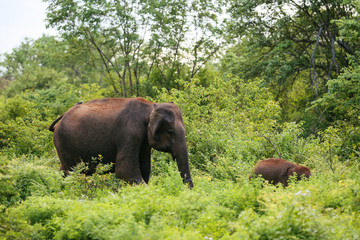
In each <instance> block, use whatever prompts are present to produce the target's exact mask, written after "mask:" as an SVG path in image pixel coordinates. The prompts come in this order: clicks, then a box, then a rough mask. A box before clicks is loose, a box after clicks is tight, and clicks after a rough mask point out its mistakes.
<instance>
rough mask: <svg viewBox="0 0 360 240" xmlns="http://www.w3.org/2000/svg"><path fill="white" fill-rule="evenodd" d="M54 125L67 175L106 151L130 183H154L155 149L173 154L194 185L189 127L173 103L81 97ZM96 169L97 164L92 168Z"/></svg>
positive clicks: (105, 158)
mask: <svg viewBox="0 0 360 240" xmlns="http://www.w3.org/2000/svg"><path fill="white" fill-rule="evenodd" d="M59 121H60V122H59ZM58 122H59V123H58ZM57 123H58V124H57ZM56 124H57V125H56ZM55 125H56V126H55ZM49 130H50V131H53V132H54V136H53V139H54V144H55V147H56V150H57V153H58V155H59V158H60V162H61V166H60V170H62V171H64V172H65V174H67V173H68V171H69V170H71V168H72V167H74V166H75V165H76V164H78V163H79V162H81V161H84V162H88V163H90V162H91V160H92V158H93V157H97V156H98V155H99V154H100V155H102V156H103V163H115V166H114V169H113V171H114V172H115V174H116V176H117V177H119V178H121V179H123V180H125V181H127V182H129V183H130V184H140V183H142V182H145V183H148V182H149V178H150V168H151V160H150V154H151V148H154V149H156V150H159V151H163V152H169V153H171V155H172V156H173V158H174V160H175V159H176V162H177V165H178V169H179V171H180V175H181V177H182V179H183V182H184V183H185V184H187V185H188V186H189V187H190V188H192V187H193V182H192V179H191V175H190V170H189V160H188V150H187V145H186V140H185V127H184V123H183V119H182V116H181V111H180V109H179V108H178V107H177V106H176V105H175V104H173V103H153V102H150V101H147V100H144V99H142V98H104V99H96V100H92V101H90V102H88V103H82V102H80V103H78V104H76V105H75V106H73V107H72V108H70V109H69V110H68V111H67V112H65V113H64V114H63V115H62V116H60V117H58V118H57V119H56V120H55V121H54V122H53V123H52V124H51V126H50V127H49ZM94 170H95V166H92V167H90V169H89V172H88V173H89V174H91V173H93V172H94Z"/></svg>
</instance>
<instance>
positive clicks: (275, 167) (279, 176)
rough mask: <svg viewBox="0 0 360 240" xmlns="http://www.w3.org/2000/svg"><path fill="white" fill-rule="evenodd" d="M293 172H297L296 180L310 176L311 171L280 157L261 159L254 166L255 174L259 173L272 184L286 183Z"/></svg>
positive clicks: (285, 184)
mask: <svg viewBox="0 0 360 240" xmlns="http://www.w3.org/2000/svg"><path fill="white" fill-rule="evenodd" d="M294 173H296V174H297V180H300V179H301V178H303V177H306V178H309V177H310V176H311V172H310V170H309V169H308V168H307V167H304V166H299V165H297V164H295V163H292V162H289V161H287V160H284V159H280V158H269V159H266V160H262V161H261V162H259V163H257V164H256V165H255V168H254V174H255V175H261V176H262V177H263V178H264V179H265V180H268V181H269V182H270V183H272V184H274V185H276V184H277V183H282V184H283V186H284V187H286V186H287V185H288V179H289V177H290V176H292V175H294ZM250 179H251V176H250Z"/></svg>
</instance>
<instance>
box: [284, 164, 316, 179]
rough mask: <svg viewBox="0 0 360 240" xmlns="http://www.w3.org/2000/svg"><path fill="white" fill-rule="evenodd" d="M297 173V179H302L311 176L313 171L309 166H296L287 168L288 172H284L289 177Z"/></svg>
mask: <svg viewBox="0 0 360 240" xmlns="http://www.w3.org/2000/svg"><path fill="white" fill-rule="evenodd" d="M294 174H296V179H297V180H301V179H302V178H304V177H305V178H309V177H310V176H311V172H310V170H309V169H308V168H307V167H304V166H295V167H290V168H288V169H286V173H285V174H284V175H285V176H286V177H287V178H289V177H290V176H293V175H294Z"/></svg>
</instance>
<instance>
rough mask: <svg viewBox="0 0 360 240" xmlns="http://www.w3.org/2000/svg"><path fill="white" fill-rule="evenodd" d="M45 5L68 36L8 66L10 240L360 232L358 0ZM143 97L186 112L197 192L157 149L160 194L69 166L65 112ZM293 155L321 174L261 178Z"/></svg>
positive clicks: (22, 52)
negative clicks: (61, 123)
mask: <svg viewBox="0 0 360 240" xmlns="http://www.w3.org/2000/svg"><path fill="white" fill-rule="evenodd" d="M45 2H47V3H48V6H49V7H48V18H47V23H48V24H49V25H50V26H52V27H56V28H57V29H58V30H59V32H60V33H61V36H56V37H55V36H43V37H41V38H39V39H34V40H32V39H28V40H26V41H24V42H23V43H22V44H21V46H19V47H18V48H15V49H13V51H12V52H10V53H6V54H4V55H3V56H2V58H1V63H0V64H1V75H0V166H1V167H0V211H1V214H0V239H360V184H359V183H360V165H359V164H360V161H359V157H360V124H359V121H360V65H359V63H360V52H359V49H360V2H359V1H355V0H354V1H352V0H329V1H315V0H309V1H301V0H295V1H292V0H284V1H262V0H259V1H245V0H244V1H243V0H228V1H203V0H194V1H186V0H184V1H146V0H145V1H143V0H141V1H138V0H123V1H121V0H120V1H106V0H99V1H89V0H82V1H74V0H67V1H59V0H46V1H45ZM133 96H141V97H144V98H146V99H148V100H152V101H155V102H170V101H172V102H174V103H176V104H177V105H178V106H179V107H180V109H181V110H182V112H183V116H184V122H185V125H186V131H187V144H188V150H189V158H190V165H191V172H192V175H193V181H194V186H195V187H194V188H193V189H192V190H190V189H188V188H187V187H186V186H184V185H183V184H182V180H181V178H180V174H179V172H178V170H177V168H176V164H175V163H174V162H173V161H172V159H171V157H170V156H169V155H168V154H165V153H161V152H157V151H153V154H152V172H151V178H150V183H149V185H141V186H129V185H127V184H126V183H124V182H122V181H120V180H119V179H116V178H115V176H114V175H112V174H104V172H106V169H108V167H109V166H107V165H100V166H99V167H98V169H97V172H96V174H94V175H92V176H84V175H83V174H82V169H84V168H86V166H85V165H84V164H82V165H80V166H78V167H77V168H76V169H74V171H73V173H72V174H71V175H70V176H68V177H66V178H64V177H63V174H62V173H61V172H60V171H59V170H58V167H59V160H58V157H57V155H56V152H55V149H54V146H53V143H52V133H51V132H50V131H48V130H47V129H48V126H49V125H50V124H51V122H52V121H53V120H54V119H55V118H56V117H57V116H59V115H60V114H62V113H63V112H65V111H66V110H67V109H68V108H69V107H71V106H72V105H73V104H74V103H76V102H78V101H81V100H83V101H89V100H91V99H94V98H101V97H133ZM280 156H281V157H282V158H284V159H288V160H290V161H293V162H296V163H299V164H302V165H305V166H308V167H309V168H310V169H311V170H312V173H313V175H312V176H311V178H310V179H309V180H303V181H300V182H295V181H292V182H291V183H290V185H289V187H287V188H283V187H282V186H277V187H275V186H272V185H269V184H267V183H264V182H263V181H262V180H261V179H254V180H252V181H249V180H248V176H249V174H250V173H251V171H252V168H253V166H254V164H255V163H256V162H257V161H258V160H260V159H265V158H269V157H280Z"/></svg>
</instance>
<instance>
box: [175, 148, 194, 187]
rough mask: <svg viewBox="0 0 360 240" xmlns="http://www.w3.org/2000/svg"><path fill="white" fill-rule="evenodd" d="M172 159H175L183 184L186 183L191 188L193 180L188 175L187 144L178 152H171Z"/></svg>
mask: <svg viewBox="0 0 360 240" xmlns="http://www.w3.org/2000/svg"><path fill="white" fill-rule="evenodd" d="M173 158H174V160H176V163H177V166H178V169H179V172H180V175H181V178H182V179H183V182H184V184H186V185H188V187H189V188H190V189H191V188H193V186H194V185H193V182H192V179H191V175H190V168H189V156H188V151H187V146H186V145H185V147H182V148H181V150H180V151H179V152H175V153H174V154H173Z"/></svg>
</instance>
